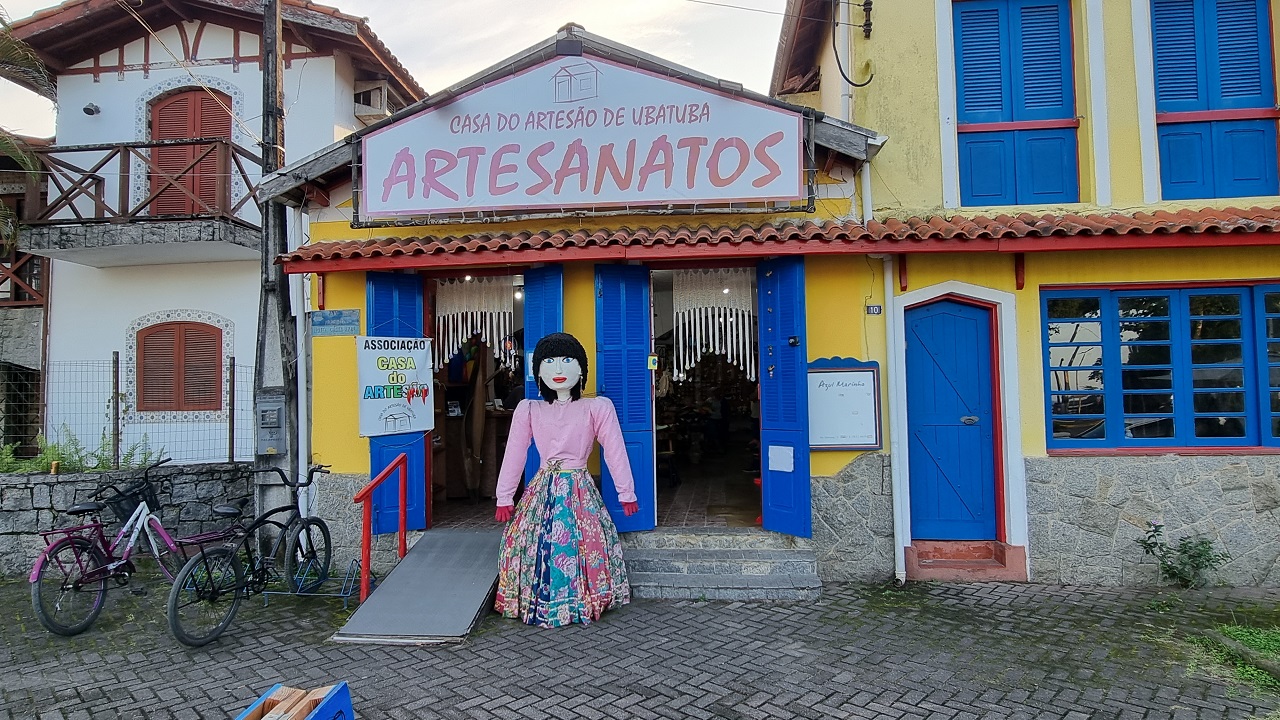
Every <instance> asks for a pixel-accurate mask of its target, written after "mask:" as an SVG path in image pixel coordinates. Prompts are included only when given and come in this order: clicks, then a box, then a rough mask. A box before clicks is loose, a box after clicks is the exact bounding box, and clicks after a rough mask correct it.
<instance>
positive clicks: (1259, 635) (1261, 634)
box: [1218, 625, 1280, 660]
mask: <svg viewBox="0 0 1280 720" xmlns="http://www.w3.org/2000/svg"><path fill="white" fill-rule="evenodd" d="M1218 632H1221V633H1222V634H1223V635H1226V636H1227V637H1229V638H1231V639H1232V640H1235V641H1236V642H1238V643H1240V644H1241V645H1244V646H1245V647H1247V648H1249V649H1250V650H1256V651H1258V652H1260V653H1262V654H1263V655H1266V656H1267V657H1269V658H1271V659H1272V660H1280V628H1274V627H1273V628H1271V629H1270V630H1263V629H1262V628H1255V627H1246V626H1244V625H1222V626H1220V627H1219V628H1218Z"/></svg>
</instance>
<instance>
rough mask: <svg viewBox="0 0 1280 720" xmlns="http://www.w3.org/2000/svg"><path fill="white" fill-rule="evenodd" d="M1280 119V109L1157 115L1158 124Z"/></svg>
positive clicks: (1206, 111)
mask: <svg viewBox="0 0 1280 720" xmlns="http://www.w3.org/2000/svg"><path fill="white" fill-rule="evenodd" d="M1271 118H1280V109H1276V108H1246V109H1242V110H1196V111H1193V112H1171V113H1156V122H1157V123H1189V122H1212V121H1214V120H1270V119H1271Z"/></svg>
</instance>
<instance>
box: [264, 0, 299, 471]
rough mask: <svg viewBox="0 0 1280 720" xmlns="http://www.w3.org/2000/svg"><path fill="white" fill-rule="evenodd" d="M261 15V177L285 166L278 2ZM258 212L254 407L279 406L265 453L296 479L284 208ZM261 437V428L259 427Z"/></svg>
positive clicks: (294, 363)
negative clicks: (274, 437) (272, 441)
mask: <svg viewBox="0 0 1280 720" xmlns="http://www.w3.org/2000/svg"><path fill="white" fill-rule="evenodd" d="M262 9H263V14H262V175H263V177H266V176H267V175H268V174H270V173H273V172H275V171H276V170H279V169H280V168H281V167H283V166H284V83H283V82H281V78H280V74H281V70H282V65H283V61H282V52H281V50H282V45H283V42H282V41H283V38H282V37H281V35H282V30H281V28H282V22H281V16H280V0H263V8H262ZM261 208H262V293H261V295H260V300H259V304H258V351H257V366H256V368H255V370H254V388H255V399H254V401H255V407H256V408H257V410H258V412H259V415H260V417H259V421H260V422H261V412H262V410H263V409H265V408H281V409H282V410H283V412H281V413H279V415H280V418H279V420H280V423H279V424H280V426H281V427H280V429H279V431H278V436H279V437H278V439H279V443H278V444H277V445H276V447H275V448H274V449H275V453H274V454H270V455H267V459H268V461H269V462H270V464H272V465H275V466H282V465H283V466H286V468H285V470H286V472H288V473H289V474H290V476H291V477H292V478H293V479H295V480H296V479H297V478H298V474H299V469H300V468H299V458H298V442H297V441H298V357H297V347H298V346H297V329H296V327H295V325H294V323H293V312H292V309H291V307H290V301H289V282H288V278H287V277H286V276H285V274H284V270H283V269H282V268H281V267H280V266H279V265H277V264H276V262H275V259H276V257H278V256H279V255H280V254H282V253H284V252H286V251H287V250H288V247H287V243H288V241H287V226H286V219H285V207H284V205H282V204H280V203H278V202H274V201H272V200H267V201H265V202H264V203H262V205H261ZM258 432H259V433H261V432H262V430H261V429H258ZM259 452H262V450H261V449H259Z"/></svg>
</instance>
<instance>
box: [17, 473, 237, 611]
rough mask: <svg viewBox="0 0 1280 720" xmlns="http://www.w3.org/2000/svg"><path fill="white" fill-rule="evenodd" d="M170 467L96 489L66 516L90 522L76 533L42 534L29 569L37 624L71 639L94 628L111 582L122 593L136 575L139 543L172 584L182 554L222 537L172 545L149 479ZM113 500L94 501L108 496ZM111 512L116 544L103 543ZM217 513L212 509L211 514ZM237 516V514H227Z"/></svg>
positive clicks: (195, 537) (201, 537) (188, 539)
mask: <svg viewBox="0 0 1280 720" xmlns="http://www.w3.org/2000/svg"><path fill="white" fill-rule="evenodd" d="M167 462H169V460H168V459H165V460H161V461H160V462H158V463H155V464H154V465H151V466H149V467H147V468H146V469H145V470H143V472H142V479H140V480H136V481H134V482H132V483H130V484H128V485H127V486H125V488H124V489H123V490H122V489H120V488H119V487H117V486H115V485H105V486H103V487H100V488H98V489H97V490H96V491H95V492H94V493H93V494H92V495H90V496H89V497H90V498H91V500H93V501H92V502H82V503H78V504H76V505H73V506H71V507H70V508H67V510H66V513H67V514H68V515H72V516H76V517H83V516H88V517H89V518H91V519H92V520H91V521H90V522H87V523H85V524H83V525H77V526H75V527H69V528H60V529H57V530H47V531H45V532H42V533H40V535H41V536H42V537H43V538H44V541H45V548H44V550H42V551H41V552H40V555H39V556H38V557H37V558H36V562H35V565H34V566H33V567H32V568H31V578H30V580H31V606H32V608H33V609H34V610H35V613H36V617H37V618H39V620H40V624H41V625H44V626H45V628H46V629H48V630H49V631H50V632H54V633H57V634H59V635H75V634H77V633H81V632H84V631H85V630H86V629H88V628H89V626H91V625H93V622H94V620H96V619H97V618H98V614H99V613H101V612H102V606H103V604H104V603H105V602H106V597H107V588H108V587H109V585H110V583H109V582H108V581H110V582H114V583H115V584H116V585H117V586H120V587H124V586H126V585H128V584H129V580H130V578H131V577H132V576H133V574H134V573H135V572H136V567H135V566H134V564H133V556H134V550H135V548H138V543H139V541H140V540H141V541H142V547H141V548H140V549H141V550H142V551H143V552H146V553H147V554H149V555H151V557H152V558H153V559H155V561H156V565H157V566H159V568H160V572H161V573H162V574H163V575H164V577H165V578H166V579H167V580H168V581H170V582H172V581H173V578H174V576H176V575H177V573H178V570H180V569H181V568H182V566H183V565H184V564H185V563H186V561H187V554H186V551H185V548H187V547H199V546H200V545H201V544H202V543H206V542H212V541H214V540H216V539H218V538H220V537H222V536H223V532H222V531H213V532H207V533H201V534H198V535H192V536H189V537H184V538H178V539H176V540H175V539H174V538H173V537H172V536H171V535H169V532H168V531H167V530H165V528H164V525H163V524H161V522H160V516H159V515H158V514H157V512H158V511H159V509H160V503H159V501H158V500H157V499H156V491H155V487H154V486H153V485H152V483H151V478H150V477H149V476H148V475H149V473H150V472H151V471H152V470H154V469H156V468H157V467H159V466H161V465H163V464H165V463H167ZM109 490H110V491H114V494H113V495H111V496H108V497H105V498H103V499H102V501H101V502H99V501H96V499H97V498H100V497H102V496H103V495H104V494H105V493H106V492H107V491H109ZM108 508H110V509H111V512H112V514H113V515H115V517H116V519H117V520H118V521H122V522H123V523H124V524H123V525H122V526H121V528H120V532H118V533H117V534H116V537H115V539H114V540H112V541H111V542H110V543H108V542H107V536H106V534H105V533H104V531H103V528H104V525H103V523H102V520H101V515H102V511H103V510H105V509H108ZM220 509H221V508H214V512H215V514H217V513H218V511H219V510H220ZM230 509H231V510H234V512H235V514H237V515H238V514H239V513H240V509H239V508H230Z"/></svg>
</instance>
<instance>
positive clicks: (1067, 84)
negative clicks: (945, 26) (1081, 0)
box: [952, 0, 1080, 205]
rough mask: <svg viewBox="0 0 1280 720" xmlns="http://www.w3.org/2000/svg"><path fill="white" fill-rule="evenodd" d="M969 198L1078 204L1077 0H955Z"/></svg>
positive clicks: (963, 172)
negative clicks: (1074, 54) (1072, 0)
mask: <svg viewBox="0 0 1280 720" xmlns="http://www.w3.org/2000/svg"><path fill="white" fill-rule="evenodd" d="M952 13H953V21H954V25H953V26H954V34H955V55H956V99H957V111H958V115H957V119H958V121H959V128H958V142H959V153H960V154H959V158H958V159H959V165H960V201H961V203H962V204H964V205H1026V204H1044V203H1063V202H1078V201H1079V200H1080V179H1079V168H1078V165H1079V160H1078V157H1077V155H1078V153H1077V141H1076V126H1077V124H1078V123H1077V122H1076V119H1075V115H1076V113H1075V84H1074V80H1073V77H1072V72H1071V61H1072V48H1071V7H1070V3H1069V2H1068V0H957V2H955V3H954V4H953V6H952Z"/></svg>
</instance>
